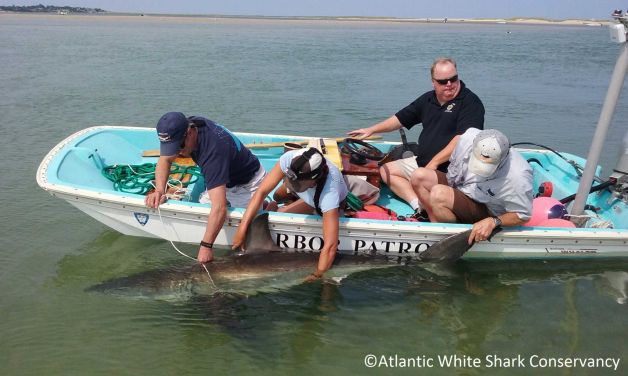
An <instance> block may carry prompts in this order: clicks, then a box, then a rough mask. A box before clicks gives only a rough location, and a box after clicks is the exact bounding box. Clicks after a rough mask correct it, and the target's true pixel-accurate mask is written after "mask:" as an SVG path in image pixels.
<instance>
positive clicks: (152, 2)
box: [0, 0, 628, 19]
mask: <svg viewBox="0 0 628 376" xmlns="http://www.w3.org/2000/svg"><path fill="white" fill-rule="evenodd" d="M38 3H42V4H46V5H71V6H82V7H89V8H102V9H105V10H108V11H112V12H141V13H184V14H227V15H264V16H389V17H400V18H425V17H432V18H442V17H451V18H483V17H490V18H510V17H543V18H551V19H566V18H581V19H591V18H595V19H606V18H608V16H609V15H610V13H611V11H612V10H613V9H615V8H620V7H622V6H623V7H628V1H617V0H613V1H611V0H364V1H360V0H220V1H217V0H59V2H56V1H55V0H50V1H45V0H30V1H28V0H27V1H19V0H9V1H5V0H0V5H34V4H38ZM623 10H624V11H626V10H627V9H626V8H624V9H623Z"/></svg>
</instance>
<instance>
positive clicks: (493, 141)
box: [469, 129, 510, 178]
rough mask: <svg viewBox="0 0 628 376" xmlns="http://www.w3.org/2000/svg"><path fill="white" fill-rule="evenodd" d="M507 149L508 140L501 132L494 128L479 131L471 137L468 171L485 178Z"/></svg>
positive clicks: (508, 148)
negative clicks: (471, 144)
mask: <svg viewBox="0 0 628 376" xmlns="http://www.w3.org/2000/svg"><path fill="white" fill-rule="evenodd" d="M509 150H510V141H508V137H506V136H505V135H504V134H503V133H501V132H500V131H498V130H496V129H486V130H483V131H481V132H480V133H478V134H477V135H476V136H475V138H474V139H473V149H472V150H471V156H470V158H469V171H471V172H472V173H474V174H476V175H479V176H482V177H485V178H487V177H489V176H491V175H493V174H494V173H495V170H497V167H499V164H500V163H501V162H502V161H503V160H504V159H506V156H508V151H509Z"/></svg>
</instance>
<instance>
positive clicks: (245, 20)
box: [0, 12, 610, 26]
mask: <svg viewBox="0 0 628 376" xmlns="http://www.w3.org/2000/svg"><path fill="white" fill-rule="evenodd" d="M12 17H19V18H24V17H30V18H42V17H47V18H60V19H68V18H70V19H91V20H94V21H96V20H100V21H106V20H127V21H141V22H151V21H168V22H179V23H208V22H211V23H223V24H255V23H269V22H270V23H276V22H283V23H286V22H290V23H304V22H307V23H317V24H328V23H332V22H345V23H348V22H369V23H382V24H386V23H433V24H442V23H452V24H460V23H465V24H509V25H552V26H606V25H608V24H609V23H610V21H607V20H580V19H567V20H547V19H541V18H508V19H500V18H446V19H445V18H389V17H264V16H226V15H183V14H182V15H178V14H177V15H173V14H129V13H105V14H68V15H59V14H55V13H12V12H0V18H5V19H6V18H12Z"/></svg>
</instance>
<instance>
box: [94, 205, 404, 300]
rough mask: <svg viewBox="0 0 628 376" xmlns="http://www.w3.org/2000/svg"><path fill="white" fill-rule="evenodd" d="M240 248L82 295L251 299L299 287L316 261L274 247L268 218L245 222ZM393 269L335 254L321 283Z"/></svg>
mask: <svg viewBox="0 0 628 376" xmlns="http://www.w3.org/2000/svg"><path fill="white" fill-rule="evenodd" d="M243 249H244V250H243V251H242V252H238V253H233V254H230V255H228V256H225V257H219V258H216V259H215V260H214V261H213V262H211V263H207V264H204V265H201V264H198V263H191V262H190V263H187V264H183V265H173V266H171V267H168V268H163V269H155V270H148V271H144V272H140V273H137V274H133V275H130V276H124V277H119V278H114V279H110V280H107V281H104V282H102V283H100V284H97V285H95V286H92V287H89V288H88V289H87V291H98V292H104V293H109V294H114V295H124V296H130V297H137V298H143V297H148V298H153V299H163V300H181V299H187V298H189V297H191V296H195V295H212V294H215V293H217V292H241V293H245V294H252V293H257V292H261V291H269V290H277V289H282V288H287V287H290V286H293V285H296V284H299V283H301V282H303V280H304V278H305V277H306V276H307V275H308V274H309V273H311V272H312V271H314V270H315V268H316V265H317V262H318V256H319V254H318V253H316V252H294V251H289V252H286V250H282V249H281V248H279V247H278V246H277V245H276V244H275V243H274V242H273V240H272V236H271V235H270V231H269V229H268V213H264V214H261V215H259V216H258V217H256V218H255V220H254V221H253V223H251V226H249V229H248V231H247V237H246V244H245V246H244V247H243ZM394 265H399V264H398V262H396V261H391V260H388V259H386V258H382V257H376V256H368V255H356V256H354V255H344V254H339V253H338V254H336V257H335V259H334V263H333V266H332V268H331V269H330V270H329V271H328V272H327V273H325V278H326V281H327V282H332V283H338V282H339V281H340V280H341V279H342V278H344V277H346V276H348V275H349V274H352V273H356V272H359V271H365V270H368V269H373V268H382V267H390V266H394Z"/></svg>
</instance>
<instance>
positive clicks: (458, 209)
mask: <svg viewBox="0 0 628 376" xmlns="http://www.w3.org/2000/svg"><path fill="white" fill-rule="evenodd" d="M436 176H437V178H438V184H443V185H447V186H449V184H447V175H446V174H445V173H443V172H441V171H436ZM453 190H454V207H453V209H452V211H453V212H454V215H455V216H456V219H457V222H458V223H475V222H477V221H480V220H482V219H484V218H487V217H490V216H491V214H490V213H489V211H488V208H487V207H486V205H484V204H482V203H479V202H477V201H475V200H474V199H472V198H470V197H469V196H467V195H465V194H464V193H462V192H460V191H459V190H457V189H456V188H454V189H453Z"/></svg>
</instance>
